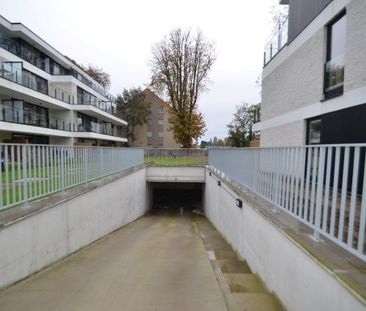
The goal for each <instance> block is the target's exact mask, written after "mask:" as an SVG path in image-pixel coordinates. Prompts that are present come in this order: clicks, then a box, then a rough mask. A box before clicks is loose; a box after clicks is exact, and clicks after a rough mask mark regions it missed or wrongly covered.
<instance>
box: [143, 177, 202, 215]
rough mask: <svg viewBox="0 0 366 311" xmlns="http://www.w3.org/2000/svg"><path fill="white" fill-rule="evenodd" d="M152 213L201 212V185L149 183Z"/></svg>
mask: <svg viewBox="0 0 366 311" xmlns="http://www.w3.org/2000/svg"><path fill="white" fill-rule="evenodd" d="M150 187H151V191H152V211H153V212H158V211H165V212H169V213H170V212H171V213H172V214H177V213H178V214H192V212H193V210H202V206H203V205H202V202H203V188H204V184H203V183H150Z"/></svg>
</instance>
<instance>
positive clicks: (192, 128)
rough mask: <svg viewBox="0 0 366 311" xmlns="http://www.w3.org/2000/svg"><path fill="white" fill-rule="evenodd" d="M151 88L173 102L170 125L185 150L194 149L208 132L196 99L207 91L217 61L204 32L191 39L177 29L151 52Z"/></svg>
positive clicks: (188, 34) (191, 36)
mask: <svg viewBox="0 0 366 311" xmlns="http://www.w3.org/2000/svg"><path fill="white" fill-rule="evenodd" d="M152 54H153V56H152V60H151V69H152V78H151V86H152V87H153V88H154V90H155V91H157V92H159V93H163V94H165V95H166V97H167V98H169V99H170V104H171V107H172V108H171V113H170V116H171V117H170V119H169V123H170V124H171V130H172V131H173V134H174V138H175V140H176V141H177V142H179V143H180V144H181V145H182V146H183V147H184V148H191V147H192V145H193V140H194V139H195V140H197V139H198V138H199V137H201V136H202V135H203V133H204V132H205V127H206V125H205V122H204V120H203V115H202V114H201V113H200V112H198V109H197V99H198V97H199V95H200V94H201V92H203V91H205V90H207V82H208V73H209V71H210V69H211V67H212V65H213V63H214V61H215V59H216V53H215V47H214V44H213V43H212V42H209V41H207V40H206V39H205V37H204V36H203V34H202V32H200V31H198V32H197V34H196V35H192V34H191V32H190V31H183V30H182V29H180V28H178V29H175V30H173V31H171V32H170V33H169V35H168V36H167V37H165V38H164V39H163V40H162V41H161V42H159V43H156V44H155V45H154V46H153V49H152Z"/></svg>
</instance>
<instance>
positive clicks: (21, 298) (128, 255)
mask: <svg viewBox="0 0 366 311" xmlns="http://www.w3.org/2000/svg"><path fill="white" fill-rule="evenodd" d="M225 283H226V284H225ZM240 286H241V287H240ZM255 293H256V294H255ZM253 294H255V295H253ZM277 307H278V305H277V304H276V302H275V301H274V300H273V299H272V296H271V295H269V294H266V291H265V289H264V288H263V287H262V286H261V285H260V283H258V280H257V279H256V277H255V276H254V275H252V274H250V270H249V268H248V267H247V266H246V264H245V262H243V261H240V260H238V259H237V258H236V255H235V253H234V252H233V251H232V249H231V248H230V246H229V245H228V244H227V243H226V242H225V241H224V240H223V239H222V238H221V237H220V235H219V233H218V232H217V231H216V230H215V229H214V228H213V227H212V226H211V224H210V223H209V222H208V221H207V220H206V218H205V217H204V216H196V215H195V214H194V213H192V211H189V210H187V207H183V206H180V207H176V208H173V207H171V206H170V207H169V206H165V207H164V208H155V209H153V211H152V213H151V214H149V215H147V216H144V217H143V218H140V219H139V220H137V221H135V222H133V223H131V224H129V225H127V226H125V227H123V228H121V229H119V230H117V231H115V232H114V233H112V234H110V235H108V236H106V237H104V238H103V239H101V240H99V241H97V242H96V243H94V244H92V245H90V246H89V247H87V248H84V249H83V250H81V251H79V252H77V253H75V254H73V255H72V256H70V257H68V258H66V259H64V260H62V261H60V262H58V263H57V264H55V265H53V266H52V267H50V268H48V269H45V270H43V271H41V272H40V273H37V274H35V275H33V276H31V277H29V278H28V279H26V280H24V281H22V282H20V283H18V284H16V285H14V286H12V287H10V288H8V289H6V290H3V291H2V292H0V310H11V311H18V310H19V311H20V310H34V311H43V310H44V311H50V310H52V311H66V310H78V311H83V310H85V311H92V310H98V311H99V310H102V311H109V310H118V311H120V310H141V311H147V310H159V311H163V310H167V311H168V310H169V311H170V310H174V311H175V310H200V311H204V310H207V311H216V310H217V311H222V310H228V309H229V310H247V311H254V310H255V311H261V310H263V311H270V310H278V309H279V308H277Z"/></svg>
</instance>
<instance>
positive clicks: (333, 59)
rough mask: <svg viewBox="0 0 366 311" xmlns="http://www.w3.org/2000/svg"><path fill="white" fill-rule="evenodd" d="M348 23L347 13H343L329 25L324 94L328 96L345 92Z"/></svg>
mask: <svg viewBox="0 0 366 311" xmlns="http://www.w3.org/2000/svg"><path fill="white" fill-rule="evenodd" d="M346 23H347V20H346V14H345V13H343V14H341V15H340V16H338V17H337V18H336V19H335V20H334V21H332V22H331V23H330V24H329V25H328V33H327V62H326V64H325V76H324V94H325V97H326V98H332V97H335V96H339V95H342V94H343V81H344V64H345V52H346Z"/></svg>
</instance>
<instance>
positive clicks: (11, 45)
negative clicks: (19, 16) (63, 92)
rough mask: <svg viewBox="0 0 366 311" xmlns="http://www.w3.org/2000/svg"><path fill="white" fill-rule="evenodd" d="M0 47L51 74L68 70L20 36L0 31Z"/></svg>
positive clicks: (68, 72) (59, 73)
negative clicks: (12, 35)
mask: <svg viewBox="0 0 366 311" xmlns="http://www.w3.org/2000/svg"><path fill="white" fill-rule="evenodd" d="M0 47H2V48H3V49H5V50H7V51H9V52H10V53H13V54H15V55H16V56H18V57H20V58H22V59H24V60H26V61H27V62H29V63H31V64H32V65H34V66H36V67H38V68H40V69H42V70H44V71H46V72H48V73H50V74H53V75H66V74H70V71H69V70H67V69H66V68H65V67H63V66H61V65H60V64H58V63H57V62H55V61H54V60H53V59H52V58H49V57H48V56H47V55H46V54H44V53H42V52H41V51H40V50H38V49H37V48H35V47H34V46H32V45H31V44H29V43H28V42H26V41H25V40H23V39H21V38H11V37H9V36H7V35H6V34H4V33H0Z"/></svg>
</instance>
